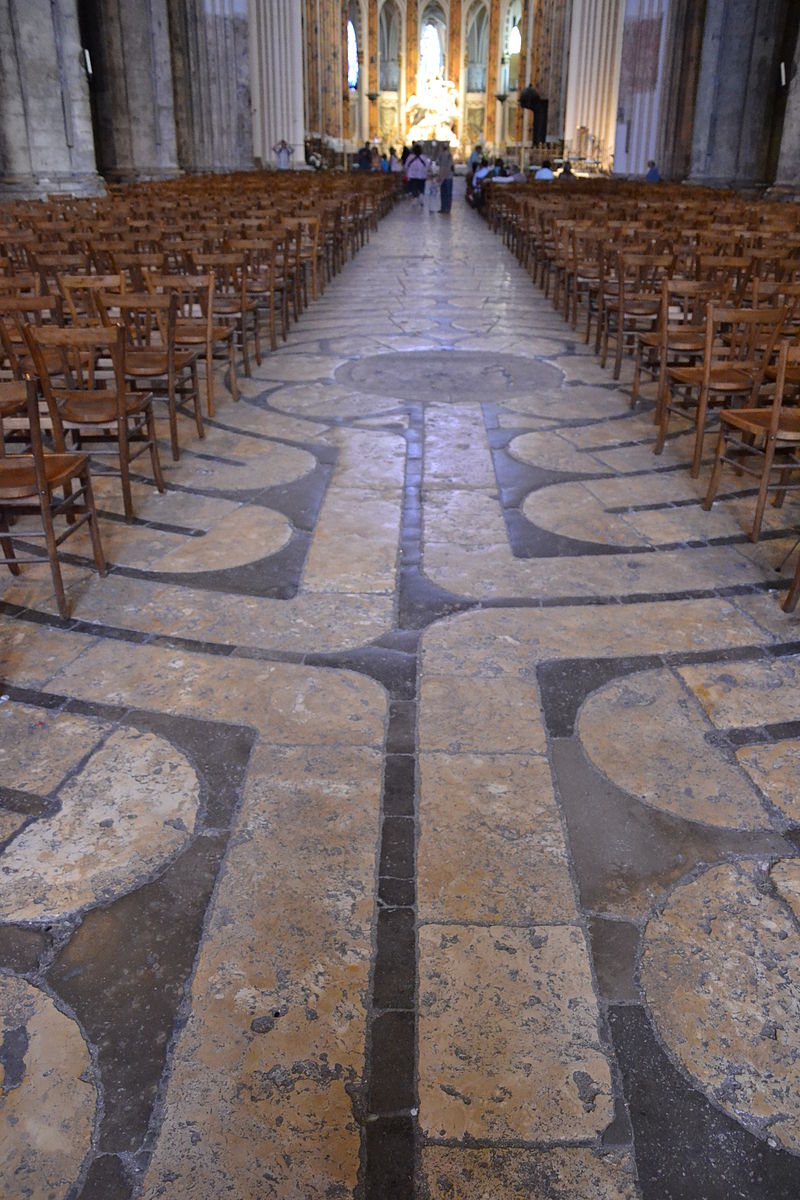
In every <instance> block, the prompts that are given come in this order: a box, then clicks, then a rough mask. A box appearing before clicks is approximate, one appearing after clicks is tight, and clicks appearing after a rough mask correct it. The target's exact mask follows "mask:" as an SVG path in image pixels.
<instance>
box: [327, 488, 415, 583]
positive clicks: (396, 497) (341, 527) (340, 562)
mask: <svg viewBox="0 0 800 1200" xmlns="http://www.w3.org/2000/svg"><path fill="white" fill-rule="evenodd" d="M400 501H401V496H400V492H399V491H393V492H389V491H388V490H387V491H382V492H370V491H369V490H367V489H358V490H353V489H350V488H342V487H335V488H331V489H329V491H328V494H327V496H326V497H325V502H324V504H323V507H322V511H321V513H320V515H319V519H318V521H317V523H316V526H315V529H314V537H313V541H312V543H311V548H310V550H309V552H308V556H307V558H306V565H305V570H304V571H303V588H304V589H305V590H307V591H309V592H325V591H334V592H354V593H357V594H361V593H366V592H391V591H393V590H394V582H395V570H396V565H397V547H398V540H399V536H400Z"/></svg>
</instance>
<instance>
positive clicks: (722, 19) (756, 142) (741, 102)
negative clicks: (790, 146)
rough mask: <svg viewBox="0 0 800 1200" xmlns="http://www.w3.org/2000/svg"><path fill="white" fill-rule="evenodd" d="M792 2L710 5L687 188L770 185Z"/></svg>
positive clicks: (739, 0) (733, 0)
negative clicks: (777, 99) (773, 127)
mask: <svg viewBox="0 0 800 1200" xmlns="http://www.w3.org/2000/svg"><path fill="white" fill-rule="evenodd" d="M786 10H787V0H708V3H707V6H706V22H705V31H704V34H703V52H702V58H701V63H700V81H699V84H698V89H697V102H696V106H695V117H694V134H693V137H692V161H691V169H690V172H689V180H690V182H692V183H702V184H709V185H712V186H715V185H716V186H730V187H759V186H762V185H763V184H765V183H767V182H768V180H767V178H766V175H767V168H768V157H769V142H770V128H771V125H772V116H773V110H774V107H775V97H776V92H777V87H778V78H779V75H778V70H779V63H778V59H779V54H780V47H781V43H782V39H783V30H784V24H785V20H786Z"/></svg>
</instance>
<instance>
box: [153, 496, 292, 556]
mask: <svg viewBox="0 0 800 1200" xmlns="http://www.w3.org/2000/svg"><path fill="white" fill-rule="evenodd" d="M291 534H292V527H291V525H290V524H289V522H288V521H287V519H286V517H284V516H282V515H281V514H280V513H277V512H273V511H272V510H271V509H268V508H256V507H254V506H251V505H245V506H242V507H241V508H237V509H235V510H234V512H232V513H229V514H228V515H227V516H224V517H223V518H222V519H221V520H220V521H218V522H217V523H216V524H214V525H213V526H211V528H210V529H209V530H208V532H207V533H206V534H205V535H204V536H203V537H193V538H187V539H185V540H184V542H183V544H182V545H180V546H177V547H175V548H174V549H171V550H169V551H167V553H165V554H161V555H157V556H154V557H153V559H152V560H151V567H152V569H153V570H156V571H188V572H191V571H219V570H226V569H229V568H231V567H236V566H239V565H240V564H241V563H247V562H253V561H255V560H256V559H260V558H265V557H266V556H267V555H268V554H276V553H277V551H278V550H280V549H281V547H282V546H285V545H286V543H287V542H288V541H289V538H290V537H291Z"/></svg>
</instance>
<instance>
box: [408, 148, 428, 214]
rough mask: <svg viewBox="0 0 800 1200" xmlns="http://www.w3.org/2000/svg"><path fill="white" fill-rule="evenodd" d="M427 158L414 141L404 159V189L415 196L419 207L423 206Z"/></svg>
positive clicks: (412, 196)
mask: <svg viewBox="0 0 800 1200" xmlns="http://www.w3.org/2000/svg"><path fill="white" fill-rule="evenodd" d="M429 161H430V160H429V159H428V158H427V157H426V156H425V155H424V154H423V153H422V147H421V146H420V144H419V142H414V145H413V146H412V147H411V153H410V154H409V156H408V158H407V159H406V166H405V176H406V190H407V191H408V194H409V196H411V198H412V199H413V198H414V197H416V198H417V201H418V204H419V207H420V208H424V207H425V180H426V179H427V177H428V164H429Z"/></svg>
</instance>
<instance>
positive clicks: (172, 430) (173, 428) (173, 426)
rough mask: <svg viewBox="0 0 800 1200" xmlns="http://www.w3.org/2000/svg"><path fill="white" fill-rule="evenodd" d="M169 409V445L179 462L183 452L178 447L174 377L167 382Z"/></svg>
mask: <svg viewBox="0 0 800 1200" xmlns="http://www.w3.org/2000/svg"><path fill="white" fill-rule="evenodd" d="M167 408H168V410H169V443H170V447H171V449H172V459H173V462H177V461H178V459H179V458H180V456H181V451H180V447H179V446H178V414H177V412H176V411H175V379H174V377H172V376H170V378H169V379H168V380H167Z"/></svg>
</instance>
